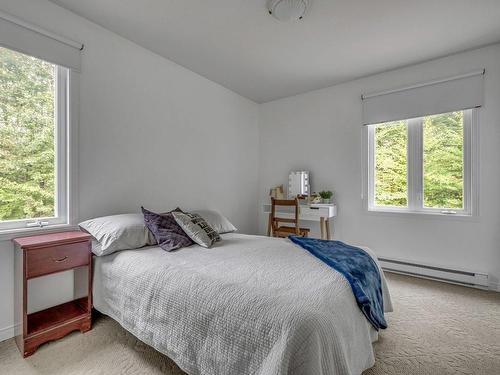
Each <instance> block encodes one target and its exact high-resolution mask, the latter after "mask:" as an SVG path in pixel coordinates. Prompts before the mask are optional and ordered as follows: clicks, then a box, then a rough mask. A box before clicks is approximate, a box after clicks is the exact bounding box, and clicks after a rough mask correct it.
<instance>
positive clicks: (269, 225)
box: [267, 214, 272, 237]
mask: <svg viewBox="0 0 500 375" xmlns="http://www.w3.org/2000/svg"><path fill="white" fill-rule="evenodd" d="M271 227H272V225H271V214H269V219H268V220H267V237H271Z"/></svg>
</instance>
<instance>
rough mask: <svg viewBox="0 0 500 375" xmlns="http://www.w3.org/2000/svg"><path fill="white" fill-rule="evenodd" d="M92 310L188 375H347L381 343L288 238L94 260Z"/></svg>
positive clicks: (231, 237)
mask: <svg viewBox="0 0 500 375" xmlns="http://www.w3.org/2000/svg"><path fill="white" fill-rule="evenodd" d="M381 275H382V279H383V292H384V305H385V310H386V311H391V310H392V305H391V302H390V297H389V293H388V291H387V286H386V283H385V279H384V277H383V273H382V271H381ZM94 307H95V308H96V309H97V310H99V311H101V312H102V313H104V314H106V315H109V316H110V317H112V318H113V319H115V320H117V321H118V322H119V323H120V324H121V325H122V326H123V327H124V328H125V329H127V330H128V331H130V332H131V333H132V334H134V335H135V336H137V337H138V338H139V339H141V340H142V341H144V342H145V343H147V344H149V345H151V346H153V347H154V348H155V349H157V350H158V351H160V352H162V353H164V354H166V355H167V356H169V357H170V358H172V359H173V360H174V361H175V362H176V363H177V364H178V365H179V367H181V368H182V369H183V370H184V371H186V372H187V373H189V374H191V375H196V374H203V375H211V374H214V375H225V374H227V375H245V374H261V375H273V374H276V375H277V374H291V375H298V374H303V375H316V374H318V375H335V374H338V375H346V374H360V373H361V372H362V371H363V370H365V369H366V368H369V367H371V366H372V365H373V364H374V355H373V348H372V341H373V340H375V339H376V337H377V334H376V332H375V330H374V329H373V328H372V327H371V325H370V324H369V323H368V321H367V320H366V318H365V317H364V315H363V314H362V313H361V311H360V310H359V308H358V307H357V305H356V301H355V299H354V296H353V293H352V291H351V289H350V286H349V284H348V282H347V281H346V279H345V278H344V277H343V276H342V275H341V274H339V273H338V272H336V271H335V270H333V269H332V268H330V267H329V266H327V265H326V264H324V263H323V262H321V261H320V260H318V259H317V258H315V257H314V256H312V255H311V254H310V253H309V252H307V251H305V250H303V249H302V248H300V247H298V246H296V245H294V244H293V243H291V242H290V241H289V240H286V239H278V238H269V237H260V236H247V235H241V234H225V235H223V241H222V242H219V243H217V244H216V246H215V247H213V248H211V249H204V248H202V247H199V246H197V245H194V246H192V247H189V248H183V249H180V250H178V251H175V252H170V253H168V252H165V251H163V250H161V249H160V248H157V247H153V248H148V249H139V250H127V251H121V252H118V253H114V254H111V255H108V256H104V257H98V258H96V260H95V267H94Z"/></svg>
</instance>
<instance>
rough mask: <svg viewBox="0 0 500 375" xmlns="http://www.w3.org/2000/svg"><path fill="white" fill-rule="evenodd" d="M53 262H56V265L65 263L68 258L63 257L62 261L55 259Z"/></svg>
mask: <svg viewBox="0 0 500 375" xmlns="http://www.w3.org/2000/svg"><path fill="white" fill-rule="evenodd" d="M52 260H53V261H54V262H56V263H61V262H64V261H66V260H68V256H65V257H63V258H61V259H54V258H52Z"/></svg>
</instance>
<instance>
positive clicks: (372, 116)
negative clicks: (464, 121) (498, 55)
mask: <svg viewBox="0 0 500 375" xmlns="http://www.w3.org/2000/svg"><path fill="white" fill-rule="evenodd" d="M483 81H484V69H483V70H480V71H475V72H471V73H468V74H463V75H461V76H457V77H451V78H445V79H441V80H436V81H433V82H428V83H423V84H418V85H413V86H411V87H405V88H400V89H397V90H390V91H383V92H378V93H373V94H368V95H363V96H362V102H363V125H369V124H378V123H381V122H387V121H395V120H405V119H410V118H415V117H421V116H426V115H434V114H438V113H446V112H453V111H458V110H462V109H469V108H476V107H481V106H482V105H483Z"/></svg>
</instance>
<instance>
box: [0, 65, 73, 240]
mask: <svg viewBox="0 0 500 375" xmlns="http://www.w3.org/2000/svg"><path fill="white" fill-rule="evenodd" d="M52 64H53V63H52ZM53 65H54V66H55V103H54V104H55V105H54V117H55V119H54V121H55V129H54V142H55V158H54V161H55V163H54V164H55V179H56V181H55V197H54V211H55V215H54V216H53V217H40V218H27V219H17V220H3V221H1V220H0V241H2V240H8V239H12V238H14V237H16V236H19V235H27V234H31V233H33V234H35V233H39V232H51V231H54V230H60V229H65V228H68V229H70V228H73V223H74V219H75V218H76V217H77V207H76V197H77V180H76V176H77V169H76V168H77V165H78V162H77V159H76V156H77V138H76V137H77V132H78V129H77V122H78V118H77V113H78V89H79V86H78V82H79V81H78V74H76V73H75V72H74V71H73V70H72V69H69V68H66V67H63V66H60V65H57V64H53Z"/></svg>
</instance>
